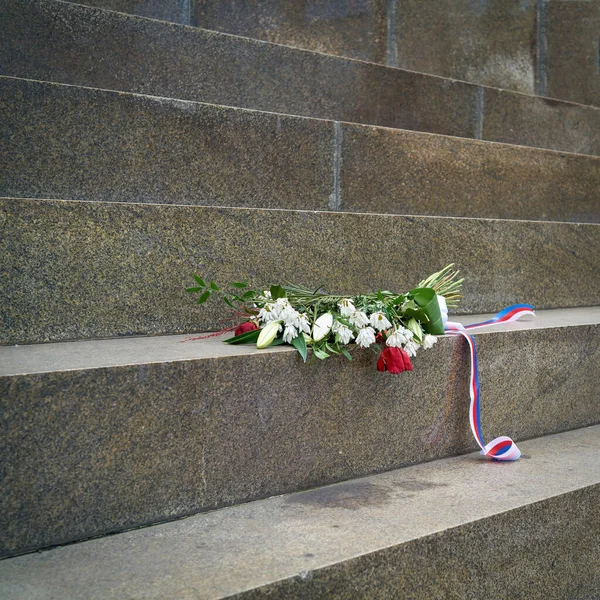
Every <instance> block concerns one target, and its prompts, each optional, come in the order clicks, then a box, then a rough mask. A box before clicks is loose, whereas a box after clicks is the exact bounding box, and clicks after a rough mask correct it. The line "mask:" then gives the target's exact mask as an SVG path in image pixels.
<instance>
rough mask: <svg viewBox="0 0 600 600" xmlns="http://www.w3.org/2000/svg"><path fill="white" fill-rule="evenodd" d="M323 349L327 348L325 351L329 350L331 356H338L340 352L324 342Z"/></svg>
mask: <svg viewBox="0 0 600 600" xmlns="http://www.w3.org/2000/svg"><path fill="white" fill-rule="evenodd" d="M325 348H327V350H329V352H331V353H332V354H339V353H340V351H339V350H336V349H335V348H332V347H331V346H330V345H329V343H327V342H325Z"/></svg>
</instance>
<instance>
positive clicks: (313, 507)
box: [0, 426, 600, 600]
mask: <svg viewBox="0 0 600 600" xmlns="http://www.w3.org/2000/svg"><path fill="white" fill-rule="evenodd" d="M522 450H523V452H524V456H523V458H522V459H521V460H520V461H518V462H516V463H492V462H487V461H486V460H485V459H484V458H482V457H481V456H480V455H478V454H469V455H466V456H460V457H455V458H449V459H443V460H438V461H435V462H431V463H428V464H424V465H418V466H414V467H409V468H405V469H399V470H395V471H391V472H388V473H385V474H380V475H375V476H371V477H367V478H361V479H354V480H353V481H351V482H347V483H341V484H336V485H332V486H328V487H323V488H318V489H315V490H311V491H305V492H300V493H295V494H290V495H286V496H280V497H276V498H270V499H268V500H262V501H257V502H252V503H249V504H245V505H242V506H236V507H232V508H225V509H222V510H218V511H215V512H212V513H207V514H202V515H196V516H194V517H190V518H187V519H183V520H180V521H176V522H173V523H168V524H162V525H157V526H154V527H149V528H145V529H139V530H137V531H130V532H127V533H122V534H119V535H114V536H110V537H104V538H101V539H97V540H91V541H87V542H83V543H80V544H73V545H70V546H65V547H62V548H56V549H53V550H50V551H47V552H41V553H36V554H30V555H27V556H21V557H16V558H12V559H8V560H4V561H1V562H0V594H1V595H2V596H3V597H4V598H10V599H11V600H21V599H22V600H41V599H47V598H59V597H60V598H61V599H65V600H75V599H79V598H87V599H89V600H94V599H99V600H100V599H101V600H110V599H117V598H118V599H119V600H125V599H131V600H133V599H139V598H145V599H147V600H152V599H156V600H158V599H164V598H178V599H182V600H184V599H185V600H192V599H194V600H201V599H202V600H216V599H220V598H243V599H250V598H285V599H286V600H288V599H293V598H298V599H300V598H304V599H308V598H340V599H342V598H344V599H346V598H353V599H354V598H369V599H371V598H428V599H442V598H486V599H490V600H504V599H505V598H527V599H528V600H538V599H539V600H542V599H543V600H563V599H565V598H569V600H578V599H582V600H583V599H585V600H589V599H591V598H595V597H596V594H597V592H598V589H600V546H599V545H598V536H599V535H600V503H599V502H598V495H599V494H600V461H598V453H599V451H600V427H598V426H596V427H590V428H585V429H580V430H577V431H572V432H568V433H562V434H558V435H552V436H547V437H542V438H539V439H535V440H531V441H528V442H525V443H523V444H522Z"/></svg>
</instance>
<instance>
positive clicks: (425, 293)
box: [409, 288, 444, 335]
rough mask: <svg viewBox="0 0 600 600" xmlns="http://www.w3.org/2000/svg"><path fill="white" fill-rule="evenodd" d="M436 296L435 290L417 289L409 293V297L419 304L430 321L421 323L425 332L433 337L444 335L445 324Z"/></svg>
mask: <svg viewBox="0 0 600 600" xmlns="http://www.w3.org/2000/svg"><path fill="white" fill-rule="evenodd" d="M436 295H437V294H436V292H435V290H434V289H433V288H415V289H414V290H411V291H410V292H409V296H410V297H411V298H412V299H413V300H414V301H415V302H416V303H417V304H418V306H419V307H420V308H421V310H422V311H423V313H424V314H425V316H426V317H427V319H428V321H427V322H422V323H421V327H422V328H423V331H425V332H426V333H431V334H432V335H443V334H444V322H443V320H442V313H441V311H440V305H439V304H438V301H437V297H436Z"/></svg>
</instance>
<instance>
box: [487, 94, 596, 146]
mask: <svg viewBox="0 0 600 600" xmlns="http://www.w3.org/2000/svg"><path fill="white" fill-rule="evenodd" d="M484 103H485V116H484V119H483V125H482V137H483V139H484V140H492V141H495V142H506V143H507V144H522V145H525V146H538V147H540V148H550V149H552V150H570V151H572V152H581V153H582V154H596V155H599V154H600V133H599V132H600V108H596V107H593V106H583V105H581V104H569V103H566V102H561V101H559V100H551V99H549V98H536V97H535V96H525V95H521V94H512V93H510V92H505V91H503V90H495V89H491V88H486V90H485V93H484Z"/></svg>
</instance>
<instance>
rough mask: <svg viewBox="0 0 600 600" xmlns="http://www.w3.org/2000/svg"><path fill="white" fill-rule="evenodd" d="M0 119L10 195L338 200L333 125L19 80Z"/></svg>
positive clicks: (323, 203) (3, 89)
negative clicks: (5, 135)
mask: <svg viewBox="0 0 600 600" xmlns="http://www.w3.org/2000/svg"><path fill="white" fill-rule="evenodd" d="M0 119H1V120H2V122H3V123H4V124H5V126H6V127H7V129H8V130H9V131H10V132H11V135H10V137H9V139H8V140H7V143H6V144H5V145H4V146H3V148H2V149H1V150H0V172H2V176H1V177H0V195H4V196H17V197H24V198H29V197H43V198H64V199H72V200H102V201H123V202H131V201H135V202H160V203H178V204H204V205H214V204H218V205H221V206H251V207H254V208H260V207H263V208H269V207H272V208H300V209H314V210H317V209H318V210H327V206H328V201H329V196H330V194H331V193H332V189H333V153H334V147H333V139H334V131H333V123H331V122H327V121H319V120H315V119H299V118H294V117H286V116H281V115H274V114H271V113H258V112H254V111H247V110H239V109H231V108H224V107H218V106H214V105H207V104H198V103H195V102H180V101H177V100H167V99H164V98H150V97H148V96H134V95H131V94H122V93H115V92H103V91H99V90H91V89H84V88H77V87H72V86H65V85H56V84H45V83H39V82H31V81H26V80H20V79H12V78H0ZM598 161H599V164H600V158H599V159H598Z"/></svg>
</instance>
